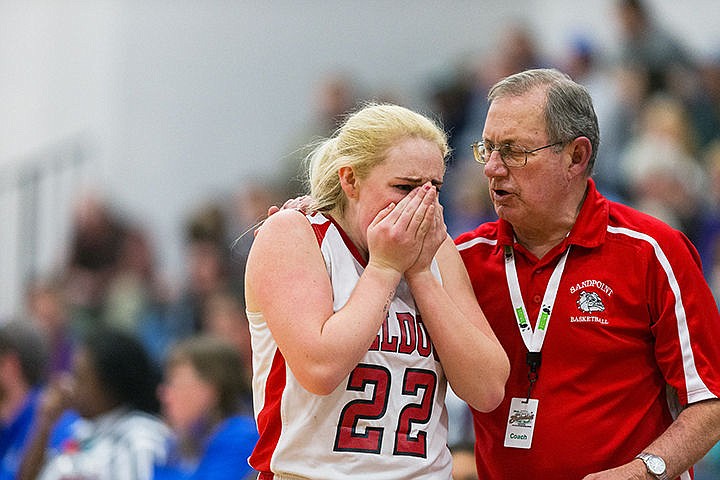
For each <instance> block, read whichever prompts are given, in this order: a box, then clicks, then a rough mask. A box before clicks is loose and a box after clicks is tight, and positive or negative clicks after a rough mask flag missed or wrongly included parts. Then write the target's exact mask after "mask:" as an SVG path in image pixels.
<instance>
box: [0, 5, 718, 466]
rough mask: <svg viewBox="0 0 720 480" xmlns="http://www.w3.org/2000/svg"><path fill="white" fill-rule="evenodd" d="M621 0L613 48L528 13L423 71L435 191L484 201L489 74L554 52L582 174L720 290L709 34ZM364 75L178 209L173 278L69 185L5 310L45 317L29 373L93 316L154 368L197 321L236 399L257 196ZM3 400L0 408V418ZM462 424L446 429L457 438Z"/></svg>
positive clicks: (52, 363) (324, 89)
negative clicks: (268, 162) (235, 367)
mask: <svg viewBox="0 0 720 480" xmlns="http://www.w3.org/2000/svg"><path fill="white" fill-rule="evenodd" d="M618 4H623V5H626V6H625V7H623V8H618V11H617V14H618V17H617V19H616V20H617V21H618V23H619V25H620V26H621V27H622V33H623V38H622V39H621V41H620V45H622V48H621V51H620V52H619V55H618V56H617V57H616V58H606V57H604V56H603V55H602V50H601V49H600V48H598V46H597V45H593V44H592V42H591V41H590V40H589V38H590V37H589V36H588V37H587V38H583V37H576V38H574V39H573V42H572V44H571V45H569V48H568V52H569V54H568V55H567V56H564V57H563V58H546V57H545V56H544V55H543V54H542V52H541V51H540V49H539V47H538V45H539V44H538V43H537V42H536V39H535V38H534V37H533V33H532V31H531V30H530V29H528V28H527V27H526V26H525V25H523V24H520V23H508V25H506V28H505V29H504V30H503V32H504V33H503V36H502V37H501V38H496V39H494V40H492V42H493V45H494V46H493V47H492V48H490V49H489V50H488V51H489V53H488V54H487V55H485V56H483V57H482V58H476V59H471V61H467V62H466V63H464V64H462V65H459V66H458V67H457V68H456V69H454V70H453V71H451V72H445V75H443V76H442V78H441V79H428V85H429V88H428V91H427V92H426V97H425V98H426V104H425V105H424V107H423V109H424V111H425V113H429V114H431V115H433V116H435V117H437V118H438V119H439V120H440V121H441V122H442V123H443V125H444V127H445V128H446V130H447V131H448V132H449V134H450V139H451V147H452V149H453V152H452V154H451V156H450V158H449V159H448V171H447V175H446V182H445V185H444V186H443V188H442V191H441V196H440V198H441V202H442V203H443V205H444V208H445V219H446V222H447V224H448V230H449V232H450V234H451V235H452V236H453V237H454V236H456V235H458V234H460V233H461V232H463V231H466V230H469V229H472V228H474V227H475V226H477V225H478V224H479V223H481V222H483V221H486V220H489V219H494V217H495V214H494V212H493V210H492V206H491V205H490V203H489V198H488V195H487V188H486V180H485V178H484V176H483V173H482V167H481V166H480V165H478V164H476V163H474V161H473V160H472V154H471V150H470V144H471V143H472V142H473V141H476V140H480V138H478V136H479V135H480V133H481V132H482V130H483V125H482V119H484V117H485V113H486V109H487V101H486V95H487V91H488V88H489V86H490V85H492V84H493V83H494V82H495V81H497V80H498V79H500V78H502V77H504V76H506V75H508V74H511V73H514V72H517V71H520V70H523V69H526V68H533V67H548V66H553V67H557V68H558V69H560V70H562V71H564V72H566V73H568V74H569V75H570V76H571V77H572V78H573V79H574V80H576V81H578V82H579V83H582V84H584V85H585V86H586V87H587V88H588V89H589V90H590V92H591V93H592V95H593V99H594V102H595V105H596V108H597V114H598V117H599V122H600V129H601V136H602V138H601V147H600V150H599V156H598V159H597V163H596V171H595V173H594V175H593V177H594V178H595V180H596V183H597V185H598V188H599V190H600V191H601V192H602V193H604V194H605V195H607V196H608V197H610V198H612V199H614V200H618V201H621V202H623V203H627V204H629V205H632V206H634V207H636V208H638V209H639V210H642V211H645V212H648V213H650V214H652V215H654V216H657V217H658V218H660V219H662V220H664V221H665V222H667V223H668V224H670V225H672V226H674V227H676V228H677V229H679V230H681V231H683V232H684V233H685V234H686V235H687V237H688V238H689V240H690V241H692V242H693V244H694V245H695V246H696V247H697V249H698V252H699V254H700V258H701V260H702V264H703V269H704V272H705V274H706V277H707V279H708V282H709V284H710V286H711V288H712V289H713V292H714V294H715V296H716V300H718V302H719V303H720V45H718V56H717V57H715V58H697V57H696V56H694V55H693V52H692V51H690V50H689V49H688V48H687V47H686V46H685V45H683V44H682V42H680V41H679V40H678V39H676V38H674V37H673V36H672V35H670V34H669V33H668V32H667V30H665V28H664V27H663V25H662V24H660V23H658V22H657V21H656V20H655V19H654V18H653V16H652V12H645V11H644V10H643V9H642V8H641V7H642V5H641V4H639V3H637V2H632V1H625V2H618ZM633 6H639V7H640V8H639V9H638V8H633ZM362 90H363V89H362V87H361V86H360V85H358V84H357V83H356V82H355V80H354V79H353V77H352V74H351V73H348V72H331V73H328V74H327V75H325V76H323V77H322V78H319V79H318V85H317V98H316V100H315V103H314V104H313V105H309V106H308V112H309V113H310V115H311V118H309V119H308V123H307V125H306V127H307V128H306V129H305V130H304V131H302V132H298V133H297V135H295V136H293V137H292V138H288V139H286V141H287V145H288V154H287V156H286V157H285V158H284V165H285V168H284V169H283V170H282V171H278V172H272V173H271V174H269V175H268V179H267V180H255V181H248V182H245V183H243V184H239V185H237V186H236V189H235V193H234V194H233V195H230V196H228V198H224V199H219V200H217V201H214V202H209V203H206V204H200V205H197V206H196V208H195V210H194V211H191V212H188V215H187V221H186V224H185V226H184V241H185V242H184V247H185V250H184V252H185V257H184V263H185V265H184V267H183V269H182V271H183V272H184V273H183V275H184V276H183V277H182V278H176V279H166V278H161V275H160V274H159V271H158V268H157V265H156V263H155V257H156V253H157V252H156V251H155V247H154V244H153V240H152V239H153V232H152V231H151V230H148V229H146V228H143V227H139V225H141V223H142V222H141V221H140V220H141V219H133V218H128V216H127V215H125V214H124V213H123V212H118V211H117V210H116V209H115V207H114V205H113V203H112V200H111V199H108V198H104V197H103V196H102V195H86V196H83V197H82V198H79V199H78V201H77V204H76V208H75V210H74V216H73V219H72V234H71V243H70V244H69V245H68V248H67V252H63V253H64V254H65V257H64V258H63V259H62V262H61V267H60V268H59V269H58V270H57V271H54V272H47V273H45V274H43V275H41V276H39V277H38V278H34V279H30V280H29V281H28V284H27V288H26V295H25V303H24V310H23V311H22V312H18V313H17V318H15V319H3V320H7V321H10V320H17V321H20V322H25V323H30V324H31V325H32V326H33V328H34V329H35V330H36V331H38V332H41V333H42V336H43V338H44V341H45V345H46V346H47V347H48V351H47V353H48V355H47V358H46V359H45V360H46V361H45V363H44V365H45V368H44V369H43V370H42V372H40V373H38V372H36V375H35V376H36V378H34V379H33V380H32V381H31V382H29V383H30V384H31V385H32V386H33V389H36V388H37V386H42V385H44V384H46V383H47V382H50V381H52V379H55V378H58V376H60V375H62V373H63V372H69V371H70V370H71V369H72V365H71V361H72V354H73V351H74V349H75V347H76V345H77V344H78V341H79V339H80V338H84V336H85V335H86V334H88V333H92V332H93V331H96V330H98V329H100V328H101V327H102V328H106V327H107V328H112V329H115V330H120V331H123V332H125V333H127V334H129V335H131V336H133V337H134V338H136V339H137V340H138V341H139V342H140V344H141V345H142V346H143V348H144V349H145V350H146V351H147V353H148V355H149V358H150V359H151V361H152V364H153V365H154V366H155V367H156V368H157V371H158V372H162V371H163V369H164V368H165V367H166V364H167V361H168V356H169V352H171V349H172V348H173V347H175V346H176V344H177V343H178V342H180V341H182V340H186V339H190V338H195V337H200V336H202V337H205V336H210V337H213V338H217V339H221V340H222V341H223V342H225V343H227V344H229V345H232V346H233V348H235V349H236V351H237V352H238V353H239V358H240V360H241V361H240V363H239V368H240V370H241V371H240V373H241V380H238V381H239V382H244V384H245V386H246V388H239V389H238V394H237V399H236V400H237V401H236V405H235V407H234V411H235V412H243V413H245V414H248V412H249V411H250V407H251V402H252V400H251V398H250V394H249V391H250V390H249V388H247V385H248V384H249V381H250V378H251V373H252V372H251V365H250V358H251V354H250V341H249V332H248V324H247V319H246V317H245V308H244V300H243V298H244V297H243V276H244V263H245V255H246V254H247V252H248V250H249V246H250V244H251V242H252V239H253V233H252V231H253V227H254V226H255V225H256V224H257V223H258V222H259V221H261V220H262V219H263V218H264V216H265V215H266V212H267V208H268V206H270V205H272V204H277V205H280V204H282V203H283V202H284V200H285V199H287V198H291V197H294V196H296V195H299V194H302V193H304V186H303V183H302V181H301V179H300V178H299V177H298V172H299V171H301V170H302V168H300V163H301V161H302V158H303V156H304V153H306V152H307V150H306V149H305V146H306V145H308V144H310V143H311V142H312V141H313V140H316V139H317V138H320V137H323V136H327V135H329V134H330V133H331V132H332V131H333V130H334V129H335V127H336V126H337V125H338V122H339V121H340V120H341V119H342V116H343V114H344V113H346V112H348V111H349V110H352V109H353V108H355V106H357V105H358V104H359V103H360V102H363V101H366V100H390V101H393V100H395V99H393V98H386V96H385V95H384V94H383V93H382V92H364V91H362ZM2 347H3V346H2V342H0V358H2V356H3V353H4V352H3V348H2ZM1 365H2V362H0V366H1ZM7 378H8V377H6V376H5V375H4V374H3V375H0V393H2V395H0V404H2V403H3V402H7V398H8V395H7V394H6V391H7V390H9V388H10V387H8V386H6V385H5V384H3V382H5V381H6V380H7ZM33 391H34V390H33ZM0 407H2V405H0ZM232 410H233V408H230V409H229V411H232ZM13 413H16V412H13V411H12V410H11V409H10V408H6V407H2V408H0V415H2V416H1V417H0V432H6V431H7V430H2V429H3V428H7V425H8V424H9V423H10V422H11V419H12V418H13ZM166 421H168V420H167V419H166ZM468 427H469V428H471V427H470V426H469V425H468ZM471 434H472V432H469V433H468V434H467V435H458V437H459V438H457V444H458V446H461V445H462V444H463V443H464V442H465V440H466V439H467V436H468V435H471ZM452 439H453V432H451V440H452ZM3 447H4V445H3V441H2V439H1V438H0V449H1V448H3ZM196 447H197V446H195V448H196ZM3 453H4V452H3V451H2V450H0V454H3ZM702 468H704V469H705V471H706V472H707V473H705V474H706V475H708V476H707V477H703V476H702V475H703V470H699V471H698V474H697V476H696V478H698V479H702V478H717V477H713V476H712V475H718V474H720V462H717V463H713V462H711V461H708V462H706V465H704V466H703V467H702ZM713 469H714V470H713ZM2 474H3V472H2V470H0V479H4V478H12V477H3V475H2ZM458 478H460V477H458ZM463 478H465V477H463Z"/></svg>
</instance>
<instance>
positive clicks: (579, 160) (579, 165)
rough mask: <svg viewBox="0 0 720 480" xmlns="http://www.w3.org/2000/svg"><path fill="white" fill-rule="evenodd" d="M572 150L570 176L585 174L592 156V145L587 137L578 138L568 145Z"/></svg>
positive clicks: (569, 165) (569, 167)
mask: <svg viewBox="0 0 720 480" xmlns="http://www.w3.org/2000/svg"><path fill="white" fill-rule="evenodd" d="M568 147H569V149H570V163H569V164H568V174H570V175H571V176H575V175H580V174H584V173H585V172H586V171H587V166H588V162H589V161H590V157H591V156H592V144H591V143H590V139H589V138H587V137H582V136H581V137H577V138H576V139H575V140H573V141H572V142H570V145H568Z"/></svg>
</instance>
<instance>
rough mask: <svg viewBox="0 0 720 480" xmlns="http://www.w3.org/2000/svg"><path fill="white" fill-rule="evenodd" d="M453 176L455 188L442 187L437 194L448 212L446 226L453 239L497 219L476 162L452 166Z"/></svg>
mask: <svg viewBox="0 0 720 480" xmlns="http://www.w3.org/2000/svg"><path fill="white" fill-rule="evenodd" d="M467 150H469V149H467ZM454 173H455V176H454V178H455V185H454V188H452V189H449V190H448V189H445V188H443V189H442V192H441V194H440V198H441V199H442V200H443V205H444V206H446V207H447V209H448V212H449V213H446V214H445V223H446V224H447V229H448V233H449V234H450V236H452V237H455V236H457V235H459V234H461V233H463V232H467V231H469V230H473V229H475V228H476V227H477V226H478V225H480V224H481V223H483V222H486V221H489V220H495V219H496V218H497V215H496V213H495V209H494V208H493V206H492V203H491V202H490V195H488V183H487V177H486V176H485V174H483V171H482V168H481V166H480V165H478V164H477V163H476V162H475V161H472V162H463V163H462V164H461V165H457V166H456V167H455V172H454Z"/></svg>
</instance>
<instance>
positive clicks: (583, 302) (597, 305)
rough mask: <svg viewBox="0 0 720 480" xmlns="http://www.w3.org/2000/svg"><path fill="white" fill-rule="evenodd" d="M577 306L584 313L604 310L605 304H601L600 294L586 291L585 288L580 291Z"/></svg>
mask: <svg viewBox="0 0 720 480" xmlns="http://www.w3.org/2000/svg"><path fill="white" fill-rule="evenodd" d="M577 306H578V308H579V309H580V310H582V311H583V312H586V313H590V312H603V311H605V305H603V302H602V299H601V298H600V295H598V294H597V293H595V292H586V291H585V290H583V291H581V292H580V298H578V299H577Z"/></svg>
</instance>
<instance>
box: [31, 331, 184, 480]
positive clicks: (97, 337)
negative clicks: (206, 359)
mask: <svg viewBox="0 0 720 480" xmlns="http://www.w3.org/2000/svg"><path fill="white" fill-rule="evenodd" d="M158 380H159V375H158V372H157V370H155V369H154V368H153V366H152V363H151V362H150V359H149V357H148V355H147V354H146V352H145V350H144V349H143V348H142V345H141V344H140V343H139V342H138V341H137V340H136V339H135V338H134V337H133V336H131V335H129V334H127V333H125V332H121V331H112V330H104V329H96V330H94V331H93V332H92V333H91V334H89V336H87V337H85V338H84V339H83V341H82V342H81V343H80V344H79V345H78V348H77V349H76V351H75V353H74V355H73V368H72V378H62V379H56V380H55V381H53V382H51V383H50V384H49V385H48V387H47V389H46V390H45V391H44V393H43V395H42V399H41V404H40V407H39V410H38V412H37V415H36V417H35V422H34V427H33V438H32V440H31V442H30V444H29V445H28V447H27V450H26V453H25V456H24V458H23V461H22V465H21V470H20V475H19V477H18V478H20V479H22V480H30V479H34V478H39V479H40V480H60V479H69V478H73V479H103V480H114V479H117V480H145V479H148V480H149V479H150V478H152V468H153V465H154V464H155V463H156V462H158V461H163V460H164V459H165V457H166V454H167V442H168V440H169V435H170V431H169V429H168V428H167V426H165V425H164V424H163V423H162V422H161V421H160V420H159V419H158V418H157V417H156V416H155V414H156V413H157V412H158V409H159V408H158V407H159V404H158V401H157V398H156V396H155V395H156V391H157V386H158V383H159V382H158ZM68 408H73V409H74V410H75V411H76V412H77V414H79V417H78V418H74V419H72V420H71V421H70V422H69V423H68V425H67V430H66V431H63V432H61V434H60V436H59V438H55V440H53V437H52V436H51V434H52V432H53V428H54V427H55V425H56V423H61V422H62V421H63V420H64V419H65V418H66V417H62V418H61V416H62V414H63V412H64V411H66V409H68ZM70 417H71V418H72V416H70ZM54 445H58V446H59V447H53V446H54ZM38 475H39V477H38Z"/></svg>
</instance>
